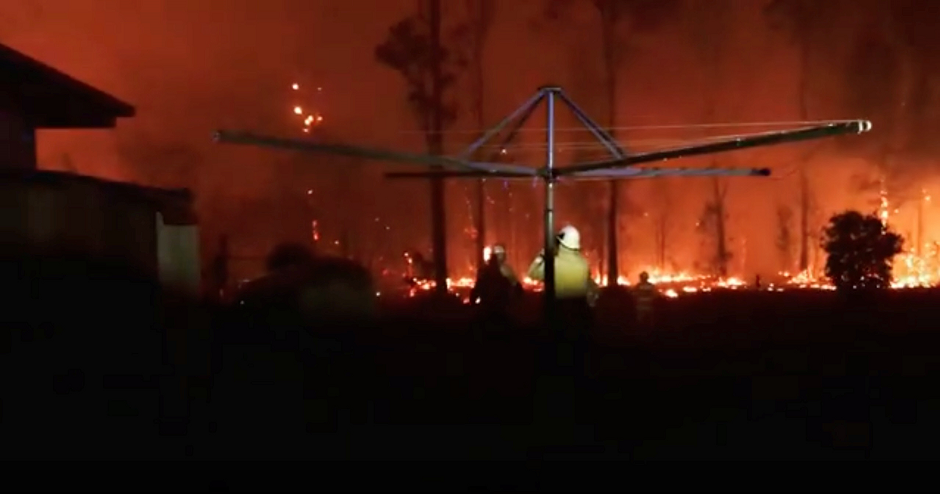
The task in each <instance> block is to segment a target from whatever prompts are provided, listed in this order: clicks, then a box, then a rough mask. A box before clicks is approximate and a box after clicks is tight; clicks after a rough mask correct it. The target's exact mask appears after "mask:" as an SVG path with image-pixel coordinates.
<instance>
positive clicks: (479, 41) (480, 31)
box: [465, 0, 496, 269]
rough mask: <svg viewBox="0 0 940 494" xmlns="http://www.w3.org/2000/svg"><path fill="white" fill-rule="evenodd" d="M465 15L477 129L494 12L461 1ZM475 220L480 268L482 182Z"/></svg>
mask: <svg viewBox="0 0 940 494" xmlns="http://www.w3.org/2000/svg"><path fill="white" fill-rule="evenodd" d="M465 1H466V4H467V10H468V13H469V16H468V17H469V18H470V20H469V22H468V24H469V38H470V40H469V41H470V49H469V50H468V52H469V54H468V58H469V62H470V76H471V79H472V88H473V89H472V95H473V106H472V111H473V117H474V119H475V121H476V126H477V128H479V129H483V128H485V127H486V115H485V105H484V102H485V99H484V95H485V90H486V88H485V80H484V78H483V73H484V70H483V62H484V53H485V50H486V40H487V36H488V35H489V31H490V27H491V26H492V24H493V18H494V16H495V13H496V2H495V1H494V0H465ZM475 195H476V201H475V203H476V217H475V220H476V221H475V225H474V230H475V231H476V254H475V255H476V257H475V259H476V262H477V269H482V268H483V249H484V248H485V247H486V181H485V180H483V179H480V180H477V182H476V194H475Z"/></svg>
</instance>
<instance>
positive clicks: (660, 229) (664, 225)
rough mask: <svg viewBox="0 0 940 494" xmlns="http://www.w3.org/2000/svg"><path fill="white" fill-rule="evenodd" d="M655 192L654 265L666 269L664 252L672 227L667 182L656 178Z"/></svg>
mask: <svg viewBox="0 0 940 494" xmlns="http://www.w3.org/2000/svg"><path fill="white" fill-rule="evenodd" d="M653 187H654V191H655V194H656V198H655V204H656V205H657V206H656V210H655V211H654V212H653V218H652V219H653V238H654V240H655V248H656V267H658V268H659V269H660V270H661V271H666V269H667V266H666V264H667V257H666V253H667V252H668V250H669V240H670V236H671V233H672V227H673V224H672V223H673V210H674V209H673V206H674V205H673V201H672V194H671V193H670V190H669V182H667V181H666V180H657V181H655V182H654V186H653Z"/></svg>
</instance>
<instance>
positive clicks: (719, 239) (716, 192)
mask: <svg viewBox="0 0 940 494" xmlns="http://www.w3.org/2000/svg"><path fill="white" fill-rule="evenodd" d="M726 192H727V189H726V188H725V187H723V184H722V183H721V180H720V179H719V178H718V177H714V178H712V196H713V199H712V200H713V201H714V203H713V206H714V212H713V214H714V215H715V267H716V268H717V271H718V276H720V277H722V278H724V277H727V276H728V258H729V256H728V242H727V239H726V238H725V231H726V225H725V194H726Z"/></svg>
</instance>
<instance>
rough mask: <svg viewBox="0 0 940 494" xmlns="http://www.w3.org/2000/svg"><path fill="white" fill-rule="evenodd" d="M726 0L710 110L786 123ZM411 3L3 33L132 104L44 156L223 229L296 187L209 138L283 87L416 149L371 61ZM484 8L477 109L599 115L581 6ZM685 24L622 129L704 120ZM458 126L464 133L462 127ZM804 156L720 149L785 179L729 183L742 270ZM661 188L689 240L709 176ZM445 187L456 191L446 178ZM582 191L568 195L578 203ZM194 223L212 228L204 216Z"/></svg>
mask: <svg viewBox="0 0 940 494" xmlns="http://www.w3.org/2000/svg"><path fill="white" fill-rule="evenodd" d="M732 1H733V0H732ZM733 3H734V4H735V7H736V11H735V13H734V19H733V21H732V22H731V27H730V28H729V29H728V32H727V33H726V37H725V38H724V39H723V40H722V42H723V44H724V46H725V49H724V54H725V56H724V60H723V62H722V65H721V67H719V68H718V69H719V70H718V72H719V73H720V83H718V84H716V85H717V86H718V87H719V89H717V96H716V98H718V100H719V101H720V105H719V107H718V109H717V111H716V119H717V120H719V121H722V122H768V121H792V120H796V119H797V115H798V113H797V110H796V104H795V101H796V94H797V89H796V87H797V84H796V77H797V76H796V75H795V72H794V67H795V66H796V63H795V61H796V57H795V52H794V50H792V49H791V48H790V47H789V46H788V45H786V44H785V43H784V42H783V40H782V37H781V35H780V34H779V33H775V32H772V31H771V30H770V29H769V28H767V27H766V26H765V25H764V23H763V22H762V20H761V17H760V6H761V4H762V2H759V1H756V0H754V1H752V0H738V1H734V2H733ZM459 4H461V1H459V0H448V1H447V2H445V6H448V5H449V6H448V7H447V8H448V9H456V8H459V6H460V5H459ZM415 5H416V2H415V1H414V0H408V1H405V0H353V1H349V0H345V1H344V0H296V1H291V0H264V1H261V0H246V1H243V2H232V1H228V0H189V1H186V2H182V1H179V0H172V1H171V0H162V1H161V0H135V1H132V2H128V1H120V0H57V1H55V2H48V1H31V0H6V1H4V2H0V42H3V43H5V44H8V45H10V46H12V47H13V48H16V49H18V50H21V51H23V52H25V53H26V54H28V55H30V56H33V57H35V58H38V59H40V60H42V61H44V62H46V63H48V64H50V65H53V66H55V67H57V68H59V69H61V70H63V71H65V72H67V73H69V74H71V75H74V76H76V77H78V78H80V79H82V80H85V81H87V82H89V83H91V84H93V85H95V86H97V87H99V88H101V89H104V90H106V91H108V92H110V93H112V94H114V95H116V96H118V97H119V98H121V99H124V100H125V101H128V102H130V103H132V104H133V105H135V106H136V108H137V111H138V117H137V118H134V119H132V120H129V121H124V122H121V123H120V124H119V127H118V129H117V130H116V131H113V132H109V131H88V132H71V131H62V132H44V133H42V134H41V135H40V160H41V162H42V165H43V166H44V167H47V168H57V167H59V166H61V162H62V156H63V154H64V153H66V152H67V153H69V155H70V157H71V160H72V161H73V163H74V164H75V166H76V167H77V168H78V169H79V170H80V171H81V172H82V173H87V174H95V175H101V176H106V177H110V178H117V179H122V180H134V181H143V182H149V183H157V184H160V185H186V186H190V187H193V188H194V189H195V190H196V192H197V194H198V197H199V198H200V207H201V208H202V210H203V211H204V216H206V217H209V218H213V220H211V221H212V222H214V223H216V224H223V223H225V222H224V221H222V220H220V219H219V218H220V217H221V216H224V215H225V214H224V211H225V210H226V208H230V207H233V206H231V204H232V203H233V202H237V201H239V200H241V199H239V198H250V197H270V196H271V195H272V194H277V193H279V192H277V191H280V190H281V188H282V187H284V186H285V185H284V184H285V183H286V184H287V185H288V186H292V187H293V186H296V187H299V188H306V186H305V184H301V183H298V180H297V179H296V177H293V178H292V177H289V176H288V177H285V176H284V174H285V173H287V172H285V169H286V168H285V166H286V165H284V163H285V162H286V161H289V158H288V157H287V156H285V155H284V154H283V153H277V152H271V151H264V150H256V149H249V148H243V147H228V146H219V145H215V144H212V143H211V141H210V135H211V132H212V130H213V129H216V128H219V127H225V128H234V129H249V130H257V131H265V132H277V133H288V132H291V131H294V130H296V129H295V128H294V125H295V122H294V121H293V120H292V119H291V115H290V108H291V105H292V102H291V101H290V92H289V89H290V88H289V84H290V82H293V81H295V80H299V81H300V82H301V83H304V84H306V83H310V84H315V85H318V86H322V87H323V88H324V95H325V96H324V98H325V103H324V110H323V111H324V114H325V115H326V119H327V122H328V124H329V127H328V128H329V132H330V133H331V134H332V135H334V136H337V137H338V138H341V139H342V140H346V141H355V142H365V143H370V144H374V145H382V146H386V147H395V148H401V149H413V150H418V149H420V148H421V143H422V140H421V135H420V133H418V132H415V131H416V130H417V125H416V123H415V120H414V118H413V116H412V115H411V114H410V113H409V112H408V110H407V106H406V104H405V102H404V98H403V95H404V93H405V87H404V84H403V82H402V80H401V78H400V76H398V75H397V74H395V73H394V72H392V71H391V70H389V69H387V68H385V67H382V66H380V65H378V64H377V63H375V61H374V57H373V49H374V46H375V45H376V44H377V43H378V42H380V41H381V40H382V39H383V38H384V36H385V32H386V30H387V28H388V26H389V25H391V24H392V23H394V22H395V21H397V20H399V19H400V18H402V17H403V16H404V15H406V14H408V13H410V12H412V11H413V10H414V9H415ZM498 6H499V12H498V14H497V19H496V22H495V25H494V26H493V28H492V31H491V34H490V37H489V40H488V48H487V52H486V60H485V66H486V106H487V110H486V111H487V114H488V120H490V121H495V120H496V119H498V118H499V117H500V116H502V115H503V114H505V113H507V112H509V111H511V110H512V109H514V108H515V107H516V106H518V105H519V104H520V103H522V102H523V101H524V100H525V99H526V98H527V97H528V96H529V95H530V94H531V93H533V92H534V90H535V89H536V88H537V87H538V86H540V85H542V84H545V83H549V82H551V83H557V84H560V85H562V86H564V87H566V89H567V90H568V92H569V93H570V94H572V96H573V97H574V99H575V100H576V101H578V102H580V103H581V105H582V106H583V107H584V108H585V109H586V110H588V112H589V113H591V114H592V115H596V116H597V117H598V118H601V117H603V116H604V114H605V112H604V105H605V101H604V99H603V98H604V92H603V90H602V89H601V88H602V84H601V81H602V78H601V75H600V74H601V72H600V53H599V47H600V44H599V43H600V40H599V39H598V36H597V27H596V22H595V19H594V17H593V12H592V11H591V10H590V9H582V10H581V11H580V13H579V14H577V15H575V16H573V18H572V19H573V20H572V25H571V26H569V27H568V28H556V27H552V28H546V27H545V26H542V27H541V28H539V29H536V28H535V27H534V26H533V19H535V18H536V17H537V11H538V9H539V8H540V4H539V2H538V1H535V0H518V1H513V2H512V8H506V6H507V3H506V2H498ZM689 22H692V19H690V18H688V16H685V17H682V16H679V17H678V18H676V19H674V20H673V22H672V23H670V24H669V25H667V26H665V27H664V28H663V29H662V30H661V31H660V32H658V33H656V34H654V35H650V36H647V37H643V38H642V39H639V40H636V42H635V44H634V46H633V47H632V49H631V50H630V52H629V53H628V55H627V61H626V62H625V64H624V68H623V69H622V72H621V76H620V79H621V84H620V86H619V92H618V94H619V96H618V97H619V102H618V105H617V115H618V117H617V118H618V125H621V126H628V125H658V124H694V123H700V122H702V118H703V117H702V112H703V98H702V94H703V87H704V86H705V85H706V83H705V80H704V79H703V76H702V74H703V73H704V72H703V71H702V67H701V66H700V65H701V64H699V63H697V55H696V51H695V49H694V46H693V42H692V41H691V40H690V38H689V37H688V36H687V35H686V34H685V33H686V28H688V26H689V24H688V23H689ZM830 85H831V84H830ZM822 112H824V113H825V112H828V113H827V114H826V115H818V116H817V118H820V119H821V118H856V117H862V115H845V114H839V113H838V112H837V111H835V110H833V109H831V108H830V109H824V110H823V111H822ZM533 125H535V126H538V125H540V124H538V123H537V122H536V123H534V124H533ZM875 125H876V126H877V122H876V123H875ZM456 127H458V128H459V129H463V130H464V131H467V130H474V129H475V125H474V124H472V123H471V122H467V121H461V122H458V124H457V125H456ZM735 131H738V130H735ZM735 131H732V132H735ZM469 136H470V134H469V133H466V132H465V133H460V132H454V133H452V134H450V135H449V136H448V141H449V145H450V147H451V149H452V150H457V149H458V148H459V147H461V146H464V145H466V143H467V141H468V140H469V138H470V137H469ZM653 137H656V136H653ZM660 137H661V136H660ZM688 137H689V136H676V135H674V136H672V138H674V139H681V138H688ZM623 138H624V140H625V142H626V145H627V146H628V149H630V148H634V149H635V148H636V147H637V146H631V144H630V142H631V141H630V140H631V139H636V140H639V141H642V140H644V139H650V136H648V135H647V136H643V135H635V134H633V133H628V134H626V135H624V136H623ZM807 149H809V148H808V147H806V146H805V145H797V146H790V147H788V148H779V149H775V150H764V151H755V152H748V153H739V154H736V155H727V157H726V158H724V159H723V162H725V163H727V164H737V165H742V166H774V167H775V168H777V169H778V171H780V172H781V173H780V176H779V178H771V179H767V180H748V179H742V180H735V181H734V182H733V183H732V184H731V192H730V193H729V195H730V199H729V200H730V204H731V211H732V213H731V216H732V219H731V221H732V225H733V233H732V236H733V237H735V240H736V241H737V240H738V239H744V238H747V239H748V241H749V244H750V246H749V247H747V250H748V251H750V252H751V253H752V254H750V255H749V258H750V260H748V261H746V263H747V264H748V265H747V266H742V268H746V269H747V270H749V271H755V270H767V269H771V268H772V266H773V265H774V264H775V263H776V261H775V256H774V255H773V254H770V253H769V252H771V251H773V236H774V232H773V229H772V228H771V227H770V226H768V225H772V223H773V221H774V219H773V218H774V210H775V209H776V207H777V205H778V204H779V203H780V202H781V201H792V197H793V196H794V193H793V190H794V189H793V185H794V184H795V180H794V176H793V174H792V173H788V171H792V166H789V161H791V160H792V159H793V158H794V157H795V156H799V155H801V154H802V153H805V152H806V150H807ZM167 155H173V156H176V157H177V158H174V159H176V160H177V161H179V160H182V161H181V162H182V163H184V164H185V163H192V164H194V166H192V167H191V168H190V169H186V167H185V166H183V165H179V164H176V165H172V166H167V164H166V163H165V161H164V160H162V159H161V158H160V156H167ZM181 155H183V156H186V158H179V156H181ZM843 161H844V160H843ZM856 164H857V163H856ZM174 166H175V167H174ZM380 166H381V165H379V166H370V167H368V170H370V171H369V172H367V173H365V175H364V177H363V178H362V179H361V187H362V188H363V189H366V190H373V191H377V192H374V195H375V196H376V197H377V198H376V201H378V203H377V204H376V205H375V208H377V209H378V210H385V211H388V210H389V209H390V208H399V209H403V208H409V209H410V210H411V211H410V213H408V214H403V215H402V216H404V218H403V219H401V220H400V221H399V223H401V222H405V223H407V224H408V225H410V227H411V228H412V229H413V230H412V231H411V235H412V236H413V237H416V238H417V237H421V238H424V237H426V227H425V225H424V224H423V222H420V221H415V218H424V217H426V213H425V212H421V211H422V208H424V207H425V204H426V202H427V200H426V198H425V192H424V190H425V189H424V186H423V185H421V184H407V185H403V184H401V183H398V184H394V185H389V184H387V183H384V182H381V181H380V179H379V177H380V171H381V170H382V169H381V168H380ZM820 168H822V165H820ZM855 170H857V167H856V166H855V165H852V164H851V163H843V164H842V165H839V164H838V163H837V161H836V160H832V161H830V162H828V163H826V164H825V169H824V171H819V172H817V173H819V174H820V175H819V179H820V181H823V182H825V183H826V186H825V194H824V198H823V199H822V200H823V202H824V203H825V207H826V208H828V209H841V208H844V207H847V206H853V205H855V204H854V203H852V202H851V200H850V196H853V195H857V194H854V193H853V191H852V190H851V189H852V188H851V186H850V185H848V178H847V177H848V176H849V175H851V174H852V173H854V171H855ZM308 179H309V176H308ZM669 184H670V188H671V189H673V191H674V193H675V195H676V196H677V198H678V199H677V202H676V203H675V204H676V205H675V206H673V207H674V208H675V209H676V213H675V215H676V216H677V218H679V220H677V227H676V230H677V232H676V234H675V235H676V237H677V238H685V239H687V240H688V241H687V242H684V243H686V244H689V243H694V242H693V239H695V238H696V237H695V235H696V234H695V233H694V232H693V231H692V227H693V226H694V222H695V220H696V219H697V217H698V214H699V212H700V210H701V206H702V198H703V194H704V192H703V191H704V190H706V189H707V183H705V182H702V181H700V180H688V181H680V182H677V181H670V182H669ZM379 187H382V191H381V192H378V190H379V189H378V188H379ZM653 190H654V189H653V187H652V186H650V185H649V183H648V182H646V183H637V184H635V185H632V186H631V192H630V193H631V194H632V195H633V197H634V198H635V200H636V201H637V202H641V203H643V204H653V201H652V199H650V196H651V195H652V194H653ZM451 191H452V192H451V193H452V194H460V191H459V188H457V187H456V186H452V188H451ZM455 197H456V196H455ZM589 199H590V198H582V197H578V196H574V197H569V198H566V199H564V200H565V201H567V203H568V204H578V203H579V202H582V201H586V200H589ZM855 202H858V200H856V201H855ZM459 203H460V201H459V200H457V202H456V204H457V205H458V206H459ZM456 207H457V206H454V208H456ZM642 207H646V206H642ZM650 207H652V206H650ZM220 210H221V211H220ZM462 215H463V213H462V212H461V211H459V210H457V211H452V213H451V216H452V218H454V223H455V225H456V226H455V227H454V229H456V230H455V231H459V230H460V229H461V228H462V227H463V226H464V225H463V224H462V223H461V222H463V223H465V222H466V221H465V219H464V216H462ZM562 217H564V214H562ZM457 223H461V224H457ZM416 224H418V225H420V226H421V228H418V226H415V225H416ZM207 228H209V229H210V230H211V229H212V227H211V225H210V226H208V227H207ZM216 230H218V228H216ZM531 230H532V231H531V232H526V234H527V235H530V234H531V235H530V236H533V237H534V238H536V239H537V238H538V235H539V233H538V230H539V228H538V225H537V224H532V225H531ZM633 230H634V231H633V232H632V233H631V234H630V238H631V239H633V245H632V250H631V253H632V254H631V256H632V259H633V260H632V261H631V262H632V264H640V263H642V262H645V260H648V259H649V257H650V254H649V252H648V251H649V250H650V247H649V246H648V245H644V244H645V243H648V242H647V240H644V237H645V236H647V235H648V232H646V231H645V230H644V229H643V228H642V227H637V228H634V229H633ZM938 233H940V232H938ZM403 242H407V241H403ZM416 243H420V241H416ZM677 243H682V242H677ZM733 249H735V248H734V247H733ZM735 250H740V249H739V248H738V249H735ZM754 253H757V254H754ZM460 255H464V254H460ZM524 255H528V254H524ZM695 255H696V254H695V253H694V252H691V251H690V252H687V253H685V254H684V255H683V256H681V257H682V258H683V259H685V260H686V261H683V262H687V261H688V260H690V259H692V258H694V257H695ZM451 257H452V258H453V257H454V254H452V256H451ZM628 257H630V256H628Z"/></svg>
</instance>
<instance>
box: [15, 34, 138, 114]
mask: <svg viewBox="0 0 940 494" xmlns="http://www.w3.org/2000/svg"><path fill="white" fill-rule="evenodd" d="M0 61H3V62H7V63H10V64H13V65H15V66H17V67H19V68H22V69H25V70H29V71H31V72H33V73H34V74H35V75H37V76H39V77H41V78H45V79H47V80H49V81H50V82H52V83H54V84H57V85H60V86H62V87H63V88H65V89H67V90H69V91H72V92H74V93H76V94H78V95H81V96H84V97H87V98H89V99H91V100H92V101H93V102H95V103H98V104H99V105H101V106H102V107H103V108H104V109H107V110H108V112H109V113H111V115H112V116H113V117H115V118H130V117H133V116H134V115H135V114H136V113H137V112H136V110H135V109H134V107H133V106H131V105H130V104H128V103H125V102H123V101H121V100H119V99H117V98H115V97H114V96H111V95H110V94H108V93H106V92H104V91H102V90H100V89H98V88H96V87H93V86H91V85H88V84H86V83H84V82H82V81H79V80H78V79H75V78H74V77H72V76H70V75H68V74H66V73H64V72H61V71H59V70H56V69H54V68H52V67H50V66H49V65H46V64H44V63H42V62H40V61H39V60H36V59H35V58H32V57H30V56H28V55H26V54H24V53H22V52H20V51H17V50H15V49H13V48H10V47H9V46H7V45H4V44H0Z"/></svg>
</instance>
